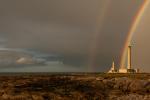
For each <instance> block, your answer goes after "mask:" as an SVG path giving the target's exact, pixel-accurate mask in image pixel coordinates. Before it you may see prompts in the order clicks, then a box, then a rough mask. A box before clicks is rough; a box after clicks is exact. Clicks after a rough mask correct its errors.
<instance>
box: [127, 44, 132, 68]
mask: <svg viewBox="0 0 150 100" xmlns="http://www.w3.org/2000/svg"><path fill="white" fill-rule="evenodd" d="M131 60H132V59H131V45H129V46H128V61H127V62H128V66H127V68H128V69H131Z"/></svg>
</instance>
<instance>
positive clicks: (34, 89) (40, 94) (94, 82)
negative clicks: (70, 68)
mask: <svg viewBox="0 0 150 100" xmlns="http://www.w3.org/2000/svg"><path fill="white" fill-rule="evenodd" d="M0 100H150V74H99V73H95V74H91V73H68V74H50V75H48V74H46V75H44V74H36V75H32V74H31V75H29V74H22V75H21V74H20V75H14V74H13V75H11V74H9V75H1V76H0Z"/></svg>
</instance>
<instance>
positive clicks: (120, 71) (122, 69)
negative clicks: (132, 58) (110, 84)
mask: <svg viewBox="0 0 150 100" xmlns="http://www.w3.org/2000/svg"><path fill="white" fill-rule="evenodd" d="M119 73H128V71H127V69H126V68H120V69H119Z"/></svg>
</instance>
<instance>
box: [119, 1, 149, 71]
mask: <svg viewBox="0 0 150 100" xmlns="http://www.w3.org/2000/svg"><path fill="white" fill-rule="evenodd" d="M149 3H150V0H144V2H143V3H142V5H141V7H140V8H139V10H138V12H137V14H136V15H135V17H134V20H133V22H132V24H131V28H130V29H129V32H128V34H127V38H126V40H125V45H124V47H123V51H122V55H121V61H120V68H124V67H125V59H126V51H127V47H128V45H130V41H131V39H132V36H133V34H134V33H135V31H136V29H137V27H138V25H139V23H140V21H141V19H142V16H143V14H144V12H145V10H146V8H147V6H148V4H149Z"/></svg>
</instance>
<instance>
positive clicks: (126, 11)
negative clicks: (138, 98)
mask: <svg viewBox="0 0 150 100" xmlns="http://www.w3.org/2000/svg"><path fill="white" fill-rule="evenodd" d="M142 2H143V0H0V50H1V51H0V59H3V58H5V60H4V61H3V60H1V62H0V63H1V66H0V68H1V69H0V70H1V71H55V72H57V71H106V70H108V69H109V68H110V66H111V62H112V59H115V62H116V65H117V66H118V67H119V62H120V57H121V50H122V48H123V45H124V42H125V39H126V36H127V33H128V31H129V29H130V27H131V23H132V21H133V18H134V16H135V15H136V13H137V11H138V9H139V8H140V6H141V4H142ZM147 13H149V12H147ZM147 16H148V15H147ZM146 18H147V19H146ZM148 18H149V17H145V22H147V21H146V20H148ZM143 24H144V23H143ZM148 24H149V23H148V22H147V26H148ZM142 29H143V30H142ZM142 29H141V31H142V32H145V31H144V26H143V28H142ZM147 29H148V28H147ZM146 32H147V31H146ZM137 33H138V32H137ZM147 34H148V33H147ZM144 36H146V33H145V35H144ZM144 36H143V37H144ZM137 40H138V41H140V43H143V42H146V41H143V40H142V39H140V37H139V35H138V36H135V39H134V41H137ZM148 40H149V38H148V37H147V41H148ZM142 41H143V42H142ZM137 43H138V42H137ZM137 45H138V44H137ZM139 45H141V46H143V45H142V44H139ZM139 47H140V46H138V48H139ZM143 48H144V50H147V48H146V46H144V47H143ZM147 51H148V50H147ZM138 52H139V51H136V53H138ZM143 52H145V56H146V55H147V53H148V52H146V51H143ZM148 54H149V53H148ZM142 55H143V54H142ZM138 56H141V55H138ZM145 56H144V55H143V58H141V57H140V58H141V59H143V62H139V60H138V58H139V57H137V56H136V59H135V61H134V65H136V66H138V67H139V66H142V67H143V69H148V67H147V66H148V65H150V63H149V62H144V61H146V60H148V58H149V57H150V55H149V57H145ZM8 62H9V63H8ZM136 62H139V63H136ZM145 63H146V64H145ZM12 65H13V66H12Z"/></svg>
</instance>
